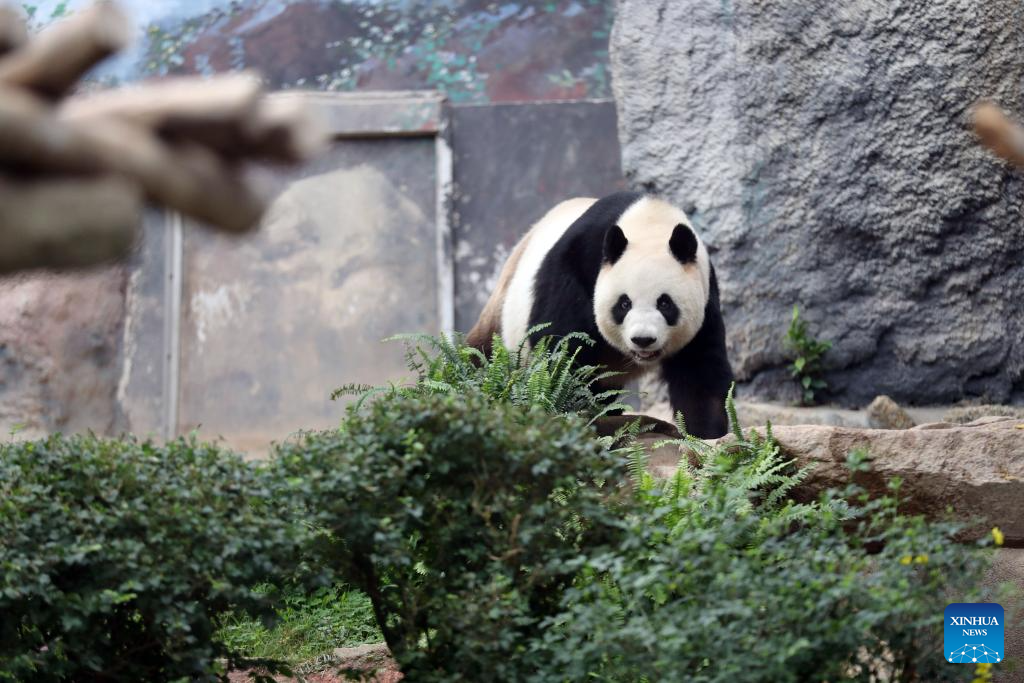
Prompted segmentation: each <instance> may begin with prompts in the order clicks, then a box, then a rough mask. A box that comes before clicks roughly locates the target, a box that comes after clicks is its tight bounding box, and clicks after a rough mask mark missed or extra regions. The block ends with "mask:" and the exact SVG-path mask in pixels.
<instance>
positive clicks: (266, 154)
mask: <svg viewBox="0 0 1024 683" xmlns="http://www.w3.org/2000/svg"><path fill="white" fill-rule="evenodd" d="M245 142H246V146H245V150H246V152H247V154H249V155H251V156H253V157H256V158H260V159H267V160H269V161H277V162H281V163H286V164H291V163H299V162H303V161H306V160H308V159H311V158H313V157H314V156H316V155H317V154H320V153H321V152H323V151H325V150H326V149H327V146H328V143H329V142H330V131H329V130H328V128H327V124H326V122H324V121H323V120H322V118H321V117H320V116H319V115H318V113H317V112H316V111H315V110H313V109H311V108H310V107H309V105H308V104H307V103H305V102H302V101H300V100H297V99H295V98H290V97H287V96H277V97H265V98H263V99H262V100H261V101H260V106H259V108H258V109H257V111H256V115H255V116H254V117H253V119H252V121H251V122H250V124H249V129H248V131H246V135H245Z"/></svg>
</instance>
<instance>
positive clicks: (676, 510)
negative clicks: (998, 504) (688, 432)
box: [534, 409, 987, 683]
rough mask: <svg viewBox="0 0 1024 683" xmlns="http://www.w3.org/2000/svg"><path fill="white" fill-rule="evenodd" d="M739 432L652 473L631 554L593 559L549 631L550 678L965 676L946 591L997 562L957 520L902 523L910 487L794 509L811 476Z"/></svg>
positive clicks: (629, 543)
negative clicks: (946, 641) (698, 463)
mask: <svg viewBox="0 0 1024 683" xmlns="http://www.w3.org/2000/svg"><path fill="white" fill-rule="evenodd" d="M730 413H731V415H732V416H733V417H735V412H734V410H732V409H730ZM739 436H740V438H739V439H738V440H736V441H734V442H733V443H732V444H731V445H728V446H719V447H715V448H711V447H709V446H708V445H707V444H704V443H703V442H699V441H696V440H692V439H688V440H686V442H685V443H686V445H688V446H690V447H692V448H695V449H696V450H697V451H698V452H699V453H701V455H702V461H703V466H702V467H701V468H700V469H699V470H697V471H694V472H690V471H688V470H687V469H686V467H685V464H684V465H681V466H680V469H679V471H678V473H677V474H676V476H675V477H674V478H672V479H669V480H667V481H655V480H654V479H653V478H651V477H650V476H649V475H646V474H642V475H640V477H639V479H638V481H637V498H636V507H635V508H634V509H633V511H632V512H631V513H630V514H629V516H628V529H629V533H628V534H626V535H625V536H624V540H623V542H622V544H621V545H620V546H619V547H617V548H612V549H608V550H607V551H604V552H601V553H591V554H589V555H588V559H587V562H586V563H587V568H588V571H587V572H586V573H585V574H584V576H585V578H584V579H583V580H579V581H577V582H576V584H575V585H574V586H573V587H572V589H571V590H569V591H567V592H566V593H565V594H564V596H563V607H564V611H562V612H561V613H560V614H558V615H555V616H552V617H548V618H547V620H546V621H545V625H546V626H547V628H546V629H545V634H544V640H543V642H542V643H538V644H535V645H534V647H535V648H536V649H538V650H540V651H544V652H547V653H550V654H551V656H552V663H551V665H550V667H549V668H548V670H547V671H545V672H543V673H542V674H541V675H539V676H538V677H537V678H536V680H538V681H541V680H564V681H578V680H586V679H588V678H596V679H598V680H612V681H638V680H648V681H701V682H712V681H714V682H721V683H726V682H730V683H731V682H732V681H740V680H742V681H749V682H758V681H764V682H766V683H767V682H773V683H774V682H780V683H781V682H785V681H828V680H859V681H876V680H925V681H939V680H958V677H959V676H961V675H962V673H963V672H962V671H961V670H960V669H957V668H956V667H950V666H949V665H948V664H947V663H946V662H945V661H944V659H943V656H942V614H943V608H944V606H945V604H946V602H948V600H946V599H945V596H949V595H951V594H952V592H953V591H956V592H958V593H960V594H961V595H962V594H963V591H965V590H967V589H969V588H970V587H971V586H974V585H975V584H976V582H977V580H978V578H979V577H980V575H981V572H982V570H983V569H984V567H985V566H986V557H987V555H986V554H985V553H984V552H983V551H981V550H979V548H978V547H972V546H963V545H960V544H958V543H956V542H954V541H953V540H952V539H953V534H954V533H955V532H956V531H957V530H958V529H959V527H958V526H956V525H951V524H945V523H939V524H928V523H926V522H925V521H924V520H923V519H922V518H920V517H907V516H903V515H901V514H899V512H898V510H897V495H898V491H899V482H898V481H896V482H893V484H892V486H891V490H892V495H891V496H889V497H885V498H882V499H876V500H869V499H868V498H867V497H866V495H865V494H864V492H863V491H861V490H860V489H858V488H856V487H853V486H851V487H850V488H849V489H848V490H846V491H844V492H842V493H839V492H835V491H830V492H828V493H826V494H824V495H823V496H822V497H821V498H820V500H818V501H817V502H814V503H811V504H799V503H794V502H793V501H792V500H790V499H789V498H788V497H787V494H788V492H789V491H790V490H791V488H792V487H793V486H795V485H796V484H798V483H799V481H800V480H801V479H802V478H803V476H804V473H803V472H797V471H794V470H793V466H792V464H791V463H790V462H787V461H785V460H784V459H782V458H781V457H780V456H779V451H778V447H777V445H776V444H775V443H774V441H773V440H772V439H771V436H770V431H769V432H768V435H767V438H761V437H758V436H757V435H756V433H753V432H752V433H751V435H750V436H749V437H747V438H742V435H739ZM685 462H686V461H684V463H685ZM848 464H849V466H850V467H851V469H853V470H861V469H864V468H865V467H866V466H867V465H866V461H865V459H864V455H863V454H860V453H854V454H851V457H850V459H849V463H848ZM979 545H980V544H979ZM876 550H877V553H876V552H875V551H876Z"/></svg>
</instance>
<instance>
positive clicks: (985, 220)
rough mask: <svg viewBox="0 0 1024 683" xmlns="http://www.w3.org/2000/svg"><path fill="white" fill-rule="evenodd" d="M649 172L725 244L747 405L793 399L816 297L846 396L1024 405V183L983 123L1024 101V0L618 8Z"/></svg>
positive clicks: (619, 49) (731, 322)
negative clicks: (801, 328) (795, 328)
mask: <svg viewBox="0 0 1024 683" xmlns="http://www.w3.org/2000/svg"><path fill="white" fill-rule="evenodd" d="M616 16H617V18H616V23H615V28H614V31H613V34H612V45H611V60H612V74H613V90H614V92H615V95H616V99H617V103H618V115H619V137H620V140H621V142H622V145H623V167H624V170H625V172H626V174H627V179H628V180H629V181H630V183H631V184H632V185H634V186H637V187H643V188H647V189H650V190H653V191H656V192H658V193H661V194H663V195H664V196H666V197H667V198H669V199H671V200H674V201H677V202H679V203H680V205H682V206H683V207H684V208H686V209H687V210H688V211H689V212H690V213H691V214H692V216H693V218H694V221H695V222H696V224H697V225H698V227H699V229H700V230H701V231H702V233H703V234H704V236H705V237H706V239H707V241H708V243H709V246H710V247H711V250H712V255H713V259H714V260H715V263H716V267H717V269H718V271H719V280H720V282H721V284H722V296H723V308H724V310H725V315H726V325H727V329H728V333H729V344H730V351H731V355H732V360H733V364H734V367H735V369H736V371H737V375H738V377H739V379H740V380H741V381H743V382H744V384H745V386H744V387H741V390H742V391H746V393H747V394H748V395H756V396H760V397H763V398H775V399H780V398H781V399H786V398H791V397H792V395H790V394H787V391H788V390H789V389H790V387H791V382H790V381H789V380H788V374H787V373H786V370H785V364H786V356H785V353H784V347H783V344H782V336H783V334H784V332H785V329H786V326H787V324H788V321H789V315H790V311H791V309H792V306H793V305H794V304H797V303H799V304H800V305H801V306H802V310H803V311H804V317H805V318H807V319H808V320H809V322H811V324H812V329H813V330H814V331H815V332H816V334H817V336H819V337H821V338H825V339H831V340H833V341H834V343H835V345H834V348H833V350H832V351H831V352H830V353H829V354H828V355H827V356H826V366H827V369H828V375H827V379H828V381H829V383H830V385H831V388H832V394H831V398H833V399H835V400H838V401H839V402H841V403H844V404H847V405H863V404H866V403H867V402H868V401H870V400H871V399H872V398H873V397H874V396H875V395H876V394H882V393H884V394H888V395H890V396H892V397H893V398H895V399H896V400H897V401H900V402H906V403H912V404H925V403H939V402H950V401H955V400H958V399H961V398H964V397H983V398H985V399H988V400H993V401H999V402H1006V401H1017V402H1019V401H1022V400H1024V378H1022V372H1024V336H1022V334H1021V332H1022V326H1024V323H1022V321H1024V240H1022V237H1024V222H1022V220H1021V219H1022V217H1024V215H1022V209H1024V183H1022V180H1021V176H1020V175H1019V174H1017V173H1015V172H1013V171H1011V170H1009V169H1007V168H1006V167H1005V166H1004V165H1003V164H1001V163H1000V162H998V161H996V160H995V159H993V158H992V157H990V156H989V154H988V153H986V152H985V151H984V150H982V149H981V148H979V146H978V145H977V144H976V143H975V141H974V138H973V135H972V134H971V133H970V131H969V130H968V127H967V118H968V111H969V107H970V105H971V104H972V103H973V102H975V101H976V100H977V99H978V98H980V97H992V98H994V99H996V100H997V101H998V102H1000V103H1001V104H1002V105H1004V106H1005V107H1007V108H1008V109H1010V110H1012V111H1018V112H1019V111H1021V110H1024V97H1022V93H1021V83H1022V78H1024V30H1022V29H1024V23H1022V19H1024V10H1022V6H1021V4H1020V3H1019V2H1018V1H1017V0H929V1H924V0H895V1H894V2H886V3H880V2H873V1H871V0H855V1H854V2H848V3H834V2H830V1H828V0H807V1H806V2H800V3H794V2H788V1H787V0H732V1H729V0H726V1H724V2H715V3H710V2H705V1H704V0H620V3H619V6H618V9H617V14H616Z"/></svg>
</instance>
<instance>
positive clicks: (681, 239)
mask: <svg viewBox="0 0 1024 683" xmlns="http://www.w3.org/2000/svg"><path fill="white" fill-rule="evenodd" d="M668 248H669V250H671V252H672V255H673V256H675V257H676V258H677V259H679V262H680V263H693V262H694V261H696V260H697V236H696V235H694V234H693V230H690V228H688V227H686V226H685V225H683V224H682V223H680V224H679V225H677V226H676V227H675V229H673V230H672V239H670V240H669V241H668Z"/></svg>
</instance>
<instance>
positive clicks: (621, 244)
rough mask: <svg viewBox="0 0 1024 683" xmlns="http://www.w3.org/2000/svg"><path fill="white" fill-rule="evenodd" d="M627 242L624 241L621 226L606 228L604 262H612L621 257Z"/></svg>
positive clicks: (624, 236)
mask: <svg viewBox="0 0 1024 683" xmlns="http://www.w3.org/2000/svg"><path fill="white" fill-rule="evenodd" d="M627 244H629V242H627V241H626V235H625V233H623V232H622V228H620V227H619V226H617V225H613V226H612V227H610V228H608V231H607V232H605V234H604V260H605V263H611V264H614V263H615V262H616V261H618V260H619V258H621V257H622V253H623V252H624V251H626V245H627Z"/></svg>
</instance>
